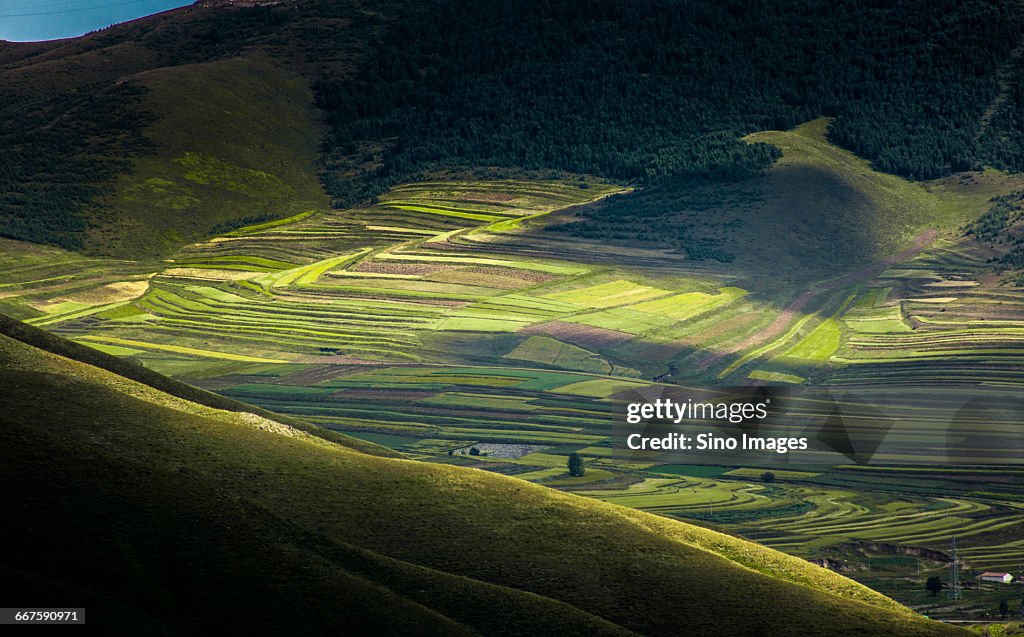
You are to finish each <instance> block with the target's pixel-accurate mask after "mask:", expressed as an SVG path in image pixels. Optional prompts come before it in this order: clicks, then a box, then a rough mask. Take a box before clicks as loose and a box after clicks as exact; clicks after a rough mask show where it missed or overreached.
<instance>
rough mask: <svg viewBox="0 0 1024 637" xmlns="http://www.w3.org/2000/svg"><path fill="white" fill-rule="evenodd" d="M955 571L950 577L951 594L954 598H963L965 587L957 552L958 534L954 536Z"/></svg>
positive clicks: (952, 566) (953, 565)
mask: <svg viewBox="0 0 1024 637" xmlns="http://www.w3.org/2000/svg"><path fill="white" fill-rule="evenodd" d="M951 568H952V569H953V572H952V573H951V574H950V577H949V596H950V597H951V598H952V599H954V600H961V599H963V597H964V593H963V588H962V587H961V586H960V558H959V556H957V554H956V536H955V535H954V536H953V563H952V565H951Z"/></svg>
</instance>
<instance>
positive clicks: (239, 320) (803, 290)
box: [0, 141, 1024, 611]
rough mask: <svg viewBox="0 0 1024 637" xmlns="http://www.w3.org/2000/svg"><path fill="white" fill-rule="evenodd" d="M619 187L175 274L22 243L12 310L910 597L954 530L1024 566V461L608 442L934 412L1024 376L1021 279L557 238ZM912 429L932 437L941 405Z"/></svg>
mask: <svg viewBox="0 0 1024 637" xmlns="http://www.w3.org/2000/svg"><path fill="white" fill-rule="evenodd" d="M801 143H803V141H802V142H801ZM865 174H866V173H865ZM865 174H862V175H860V177H862V178H867V177H865ZM868 176H870V175H868ZM584 185H585V187H583V186H584ZM901 187H902V186H901ZM930 187H939V186H935V185H932V186H930ZM622 190H623V188H621V187H618V186H613V185H609V184H602V183H595V182H588V183H585V184H582V185H581V183H580V182H558V181H550V182H520V181H489V182H480V181H437V182H429V183H419V184H412V185H407V186H401V187H398V188H396V189H394V190H393V191H391V192H389V193H387V194H385V195H382V196H380V197H379V198H378V199H376V200H374V201H373V202H372V203H369V204H367V205H366V206H363V207H357V208H353V209H350V210H344V211H337V210H331V211H325V210H311V211H308V212H303V213H301V214H297V215H294V216H292V217H289V218H286V219H281V220H277V221H272V222H267V223H261V224H258V225H254V226H249V227H246V228H241V229H238V230H235V231H232V232H229V233H227V234H224V235H222V236H219V237H215V238H212V239H210V240H208V241H204V242H202V243H198V244H194V245H191V246H188V247H187V248H185V249H184V250H182V251H181V252H180V253H179V254H177V255H175V257H174V259H173V260H168V261H162V262H121V261H109V260H101V259H89V258H85V257H80V256H76V255H70V254H68V253H63V252H61V251H58V250H55V249H50V248H37V247H33V246H27V245H25V244H18V243H14V242H8V243H9V246H8V247H9V249H8V250H5V251H3V252H2V253H0V254H2V256H0V259H5V261H3V262H0V264H2V265H3V266H4V267H3V268H0V272H2V274H0V311H3V312H5V313H9V314H12V315H14V316H16V317H19V318H22V319H26V320H27V321H28V322H30V323H33V324H35V325H39V326H43V327H46V328H47V329H49V330H53V331H55V332H57V333H60V334H62V335H65V336H68V337H70V338H72V339H74V340H77V341H79V342H81V343H85V344H88V345H90V346H91V347H95V348H97V349H101V350H103V351H107V352H110V353H113V354H117V355H120V356H129V357H132V358H134V359H136V360H138V361H140V362H142V363H143V364H145V365H146V366H148V367H152V368H154V369H156V370H158V371H161V372H165V373H168V374H171V375H174V376H177V377H180V378H183V379H186V380H188V381H189V382H191V383H194V384H197V385H200V386H203V387H206V388H209V389H213V390H216V391H218V392H221V393H223V394H226V395H228V396H231V397H234V398H238V399H240V400H243V401H246V402H250V403H253V404H256V405H259V406H261V407H265V408H268V409H271V410H274V411H278V412H281V413H285V414H297V415H301V416H302V417H303V418H305V419H307V420H310V421H313V422H316V423H318V424H321V425H324V426H327V427H329V428H333V429H337V430H341V431H346V432H349V433H352V434H354V435H356V436H359V437H362V438H364V439H367V440H371V441H373V442H378V443H380V444H384V445H386V446H388V447H391V448H394V449H397V450H399V451H401V452H403V453H406V454H407V455H409V456H410V457H412V458H416V459H420V460H423V461H428V462H439V463H450V464H460V465H468V466H475V467H478V468H481V469H485V470H489V471H496V472H500V473H506V474H510V475H517V476H519V477H522V478H524V479H527V480H531V481H534V482H538V483H541V484H546V485H549V486H552V487H555V488H560V489H566V490H573V491H578V492H582V493H585V494H587V495H590V496H592V497H595V498H600V499H604V500H608V501H611V502H616V503H619V504H625V505H627V506H631V507H635V508H638V509H644V510H649V511H653V512H658V513H661V514H664V515H669V516H674V517H680V518H683V519H687V520H690V521H696V522H698V523H701V524H706V525H711V526H715V527H720V528H723V529H725V530H727V531H730V532H733V533H739V534H742V535H745V536H747V537H750V538H753V539H757V540H758V541H760V542H763V543H765V544H768V545H770V546H773V547H776V548H780V549H782V550H786V551H789V552H792V553H795V554H798V555H801V556H803V557H808V558H817V559H828V560H832V561H833V562H835V563H836V564H838V565H839V566H837V568H843V569H846V572H847V573H848V574H850V575H852V576H853V577H856V578H858V579H864V580H865V581H868V580H869V579H871V578H874V579H871V582H872V585H873V586H876V587H879V588H880V590H884V592H886V593H888V594H892V595H895V596H896V597H897V598H898V599H904V600H906V601H908V603H915V604H918V605H920V606H921V607H922V608H924V607H927V603H928V600H923V599H919V598H918V597H917V596H916V593H915V595H911V594H910V592H909V591H910V589H914V590H917V589H920V588H921V587H920V586H919V585H918V584H919V583H920V582H918V580H920V579H921V578H923V577H926V576H927V575H928V574H929V573H938V572H941V571H942V569H943V568H945V566H946V564H945V562H944V561H943V553H942V552H943V551H945V549H946V547H947V546H948V543H949V539H950V537H951V536H952V535H954V534H955V535H956V536H957V537H958V538H959V540H960V542H961V546H962V547H963V555H964V557H965V559H966V560H967V562H968V563H969V565H970V566H971V567H977V568H984V569H1009V568H1013V567H1015V565H1016V564H1019V563H1020V562H1021V561H1024V541H1022V540H1021V539H1020V538H1021V537H1024V515H1022V511H1021V507H1024V489H1021V487H1020V483H1022V482H1024V481H1021V480H1019V478H1020V477H1022V476H1021V475H1020V474H1019V473H1017V472H1016V471H1015V470H1010V469H998V468H982V467H971V468H967V469H965V471H964V472H961V473H956V472H954V471H953V470H951V469H950V468H948V467H946V468H941V467H938V468H936V467H932V468H931V469H929V470H927V471H926V470H925V469H926V468H925V467H924V466H923V463H926V462H929V461H930V460H933V459H934V458H932V457H930V456H929V455H928V454H927V453H924V454H919V455H918V454H915V453H914V451H913V444H914V443H913V441H910V442H908V443H906V444H905V445H904V446H902V447H900V446H898V445H897V446H896V447H894V448H888V449H885V450H883V452H884V453H883V455H885V454H888V455H886V456H885V460H886V461H887V462H889V463H890V465H891V466H888V467H887V468H888V470H890V471H891V472H890V473H884V468H882V467H872V468H871V469H872V470H870V471H869V470H866V469H865V468H857V467H852V466H851V467H828V466H821V467H805V466H793V467H789V468H787V469H785V470H774V471H775V473H776V474H777V481H776V482H774V483H771V484H767V483H764V482H763V481H762V480H761V477H760V474H761V472H762V469H758V468H756V467H733V466H724V467H707V466H702V467H690V466H687V465H666V466H661V465H658V464H654V463H652V462H639V461H624V460H622V459H619V458H616V457H615V454H614V453H613V450H612V449H611V447H610V442H609V437H610V434H611V426H610V423H611V420H612V411H613V409H614V399H615V397H616V396H617V395H619V394H621V393H622V392H625V391H630V390H636V389H638V388H642V387H645V386H650V385H653V384H659V383H661V384H666V385H674V384H684V385H685V384H691V385H699V384H700V385H714V384H721V385H733V384H749V383H756V384H773V385H780V384H789V385H801V384H805V383H827V384H829V385H830V386H832V387H835V388H837V389H838V390H843V389H850V388H860V387H863V386H866V385H875V386H877V385H879V384H882V385H884V386H887V387H890V388H893V387H899V386H900V385H901V384H904V383H906V384H910V383H916V384H920V383H922V382H924V383H927V384H929V385H931V386H932V388H933V394H931V395H929V396H927V397H926V398H927V400H928V401H930V402H933V403H935V404H940V403H941V402H942V400H943V399H944V396H949V395H952V393H951V392H950V389H949V386H952V385H960V386H965V385H978V384H979V383H988V384H994V385H999V386H1003V387H1012V386H1019V385H1020V384H1021V382H1022V378H1024V376H1022V375H1021V367H1020V363H1019V361H1020V359H1021V355H1022V353H1024V349H1022V348H1024V303H1022V298H1021V293H1022V292H1024V290H1022V289H1021V288H1018V287H1013V286H1011V285H1008V284H1007V283H1006V282H1005V281H1001V280H1000V279H999V277H997V276H996V275H994V274H993V272H992V271H991V268H990V265H989V258H990V257H991V250H990V249H989V248H987V247H986V246H984V245H983V244H981V243H980V242H978V241H975V240H973V239H972V240H968V239H966V238H963V237H962V236H960V233H959V227H951V226H946V227H944V230H943V231H942V232H936V231H935V230H928V231H924V232H920V233H919V234H917V235H915V236H914V237H912V240H910V241H903V242H897V243H895V244H894V245H893V250H896V252H894V253H891V254H888V255H883V256H881V257H880V258H878V259H877V260H875V261H872V262H868V263H865V264H863V265H859V266H858V267H857V268H856V270H855V271H852V272H848V273H845V274H842V275H839V276H828V277H826V278H824V279H823V280H821V281H817V282H815V283H814V284H812V285H810V286H804V287H792V286H791V287H785V286H783V288H782V289H781V291H780V289H779V288H778V287H777V286H770V287H771V290H770V291H767V290H766V289H765V288H763V287H762V286H760V284H759V281H758V279H757V278H756V277H750V276H743V275H741V274H739V273H737V271H736V270H735V269H732V268H731V267H730V266H729V265H728V264H710V263H707V262H702V261H690V260H687V259H684V258H681V257H680V256H679V255H676V254H671V253H666V252H663V251H656V250H651V249H648V248H644V247H637V246H629V245H621V246H619V245H616V246H612V245H599V244H595V243H590V242H587V241H584V240H580V239H572V238H567V237H564V236H554V235H551V234H550V233H537V232H534V231H533V230H534V229H535V228H537V227H539V226H540V225H543V224H544V223H545V219H544V218H545V217H547V216H549V215H553V216H555V217H558V218H559V219H560V220H562V221H564V220H565V219H566V218H569V219H571V218H572V214H573V209H574V207H576V206H581V205H591V204H592V202H595V201H598V200H600V199H602V198H604V197H608V196H613V195H615V194H616V193H618V192H621V191H622ZM906 192H909V191H905V193H904V194H906ZM975 198H976V199H978V197H975ZM972 201H973V200H972ZM980 201H982V202H984V201H987V199H985V198H983V197H982V198H980ZM975 203H976V202H975ZM965 205H966V204H965ZM972 205H975V204H972ZM915 230H920V228H919V227H918V228H915ZM808 409H809V410H810V408H808ZM900 417H901V421H902V422H903V423H904V424H905V425H906V426H908V427H911V428H913V427H919V428H928V427H929V426H930V420H929V419H930V415H929V414H928V413H926V412H922V413H913V412H909V411H908V412H906V413H902V414H900ZM1000 418H1002V416H1000V417H996V418H994V419H991V420H989V421H987V422H986V423H984V425H983V426H982V424H981V423H979V422H973V421H972V422H967V423H966V424H965V426H969V427H972V428H974V429H972V430H973V431H988V432H993V431H994V432H996V433H997V434H999V435H1003V437H1004V438H1005V435H1006V434H1007V433H1008V432H1011V431H1012V427H1013V426H1016V425H1015V423H1011V422H1007V421H1004V420H1000ZM1017 424H1019V423H1017ZM979 427H980V429H979ZM1000 432H1001V433H1000ZM956 433H957V432H956V431H954V432H953V434H956ZM954 438H955V436H954ZM951 439H952V438H951ZM572 452H578V453H579V454H580V455H581V456H583V458H584V460H585V462H586V466H587V469H588V470H587V473H586V475H585V476H583V477H570V476H569V475H568V474H567V472H566V469H565V463H566V456H567V455H568V454H569V453H572ZM990 471H991V472H993V473H989V472H990ZM999 471H1002V473H999ZM906 551H917V552H918V553H920V552H921V551H926V553H922V555H926V557H922V558H920V559H921V560H923V562H914V561H913V560H911V562H908V563H906V564H902V563H901V564H902V566H899V567H898V568H896V567H894V568H893V569H892V570H891V575H892V582H903V583H904V586H905V587H906V588H907V592H906V593H900V591H899V590H889V589H888V588H886V587H888V586H890V584H891V583H892V582H890V580H888V579H884V578H882V579H879V578H880V577H881V575H879V571H878V570H877V569H876V570H875V571H871V570H867V569H865V568H864V564H865V563H866V562H867V561H868V558H872V559H878V560H882V559H889V558H892V559H896V558H900V559H902V557H906V556H907V555H908V553H906ZM915 559H917V558H915ZM922 564H923V566H922ZM908 569H913V572H911V571H910V570H908ZM917 569H923V570H921V571H920V572H918V570H917ZM887 577H888V576H887ZM933 610H936V611H937V610H939V609H933Z"/></svg>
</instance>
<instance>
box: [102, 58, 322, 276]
mask: <svg viewBox="0 0 1024 637" xmlns="http://www.w3.org/2000/svg"><path fill="white" fill-rule="evenodd" d="M139 81H140V82H141V83H142V84H143V85H145V86H146V87H147V88H148V92H147V93H146V94H145V96H144V98H143V99H144V107H145V108H146V109H147V110H149V111H150V112H152V113H154V114H155V119H154V121H153V122H152V123H151V124H150V125H149V126H148V127H147V128H146V129H145V130H144V135H145V137H146V138H147V139H148V140H150V141H151V142H152V144H153V152H151V153H148V154H145V155H142V156H140V157H138V158H135V159H134V160H133V161H132V164H133V167H132V171H131V172H130V174H125V175H122V176H121V177H119V178H118V179H117V180H116V181H115V183H114V187H113V192H112V193H111V194H110V195H108V196H107V197H105V198H103V200H102V202H101V205H103V206H104V207H105V208H106V209H107V214H106V215H105V216H104V217H103V218H102V219H101V221H102V222H101V223H98V224H96V226H95V227H94V228H93V229H90V230H89V232H88V233H87V239H86V241H87V245H88V246H89V247H90V248H92V249H93V250H97V251H103V252H105V253H108V254H116V255H122V256H128V257H136V258H137V257H140V256H149V257H152V256H165V255H167V254H170V253H171V252H173V251H175V250H177V249H178V248H179V247H181V246H182V245H185V244H187V243H190V242H192V241H195V240H197V239H201V238H204V237H206V236H207V235H208V233H210V231H211V230H212V229H213V228H214V227H216V226H218V225H220V226H221V227H223V226H225V225H226V226H231V225H233V224H236V223H238V222H244V221H245V220H247V219H252V218H253V217H256V218H262V219H266V218H268V217H272V218H283V219H282V221H281V223H289V222H291V221H294V220H297V219H299V218H301V216H302V215H303V214H306V213H307V212H308V211H310V210H311V209H320V208H325V207H327V205H328V201H327V198H326V197H325V196H324V195H323V193H322V191H321V188H320V183H319V179H318V177H317V172H316V167H315V166H316V158H317V141H318V139H317V138H318V135H317V125H316V124H315V120H314V115H313V106H312V98H311V95H310V93H309V90H308V89H307V88H306V86H305V85H304V83H303V82H302V80H301V79H299V78H297V77H294V76H292V75H290V74H288V73H287V72H285V71H283V70H281V69H279V68H277V67H275V66H273V65H271V64H269V63H267V62H264V61H260V60H258V59H255V58H249V59H244V60H243V59H240V58H236V59H230V60H222V61H217V62H209V63H205V64H192V65H184V66H172V67H167V68H162V69H159V70H155V71H150V72H148V73H145V74H143V75H141V76H140V77H139ZM249 139H260V140H262V141H261V145H260V149H259V152H253V151H252V150H251V148H250V147H249V146H248V145H247V144H245V143H241V142H240V140H249ZM197 149H202V151H201V152H198V151H197ZM272 227H274V226H273V225H267V224H263V225H260V224H252V223H250V224H249V225H248V226H247V227H246V228H245V230H244V231H240V232H239V233H238V234H234V233H233V234H232V236H239V234H246V233H249V232H253V231H262V230H266V229H268V228H272Z"/></svg>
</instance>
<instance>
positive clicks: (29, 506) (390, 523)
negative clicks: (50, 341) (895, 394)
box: [0, 330, 957, 635]
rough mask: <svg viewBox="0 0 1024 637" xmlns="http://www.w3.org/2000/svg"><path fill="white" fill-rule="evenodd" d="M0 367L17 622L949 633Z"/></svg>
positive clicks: (490, 480)
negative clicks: (46, 618)
mask: <svg viewBox="0 0 1024 637" xmlns="http://www.w3.org/2000/svg"><path fill="white" fill-rule="evenodd" d="M8 331H9V332H11V333H16V332H14V331H11V330H8ZM0 361H2V364H0V377H2V381H3V384H4V386H5V387H6V388H7V391H5V392H4V393H3V395H2V396H0V415H2V416H0V417H2V422H3V426H2V427H0V438H2V444H0V449H2V450H3V451H2V453H3V456H4V459H3V462H0V480H2V482H3V483H4V484H5V485H8V489H7V492H8V493H9V494H13V497H9V498H8V503H7V505H6V509H5V524H4V525H3V531H2V533H3V534H4V535H5V536H6V537H5V538H4V543H5V546H7V547H8V548H9V549H10V550H8V551H7V552H5V556H4V558H2V562H0V564H2V567H3V568H4V569H5V573H6V574H7V575H8V576H9V577H8V578H5V583H6V586H5V588H9V589H11V590H10V592H11V593H12V594H15V593H18V592H19V591H20V593H21V594H20V596H17V595H16V596H15V597H7V596H5V599H15V600H16V601H18V602H19V603H20V602H21V600H25V602H26V603H27V601H28V600H27V597H29V596H28V595H26V594H25V590H24V589H23V588H19V585H23V584H25V583H26V582H30V581H31V582H34V588H35V590H36V592H37V593H38V596H36V597H34V598H33V599H35V600H40V599H44V600H46V602H47V603H54V604H56V603H58V602H61V603H64V604H70V602H69V601H68V600H69V598H75V597H76V596H75V595H73V594H72V595H70V596H69V595H67V594H66V592H67V591H68V590H69V587H70V588H71V589H90V590H93V591H95V592H96V593H95V594H96V595H101V596H103V597H104V598H106V599H107V601H97V602H96V604H95V606H94V608H96V611H97V612H95V613H93V614H92V615H91V617H92V618H93V621H95V622H99V621H101V618H102V619H103V620H105V619H108V618H109V619H111V620H113V621H118V619H117V618H118V616H119V615H118V608H121V607H123V606H124V605H127V606H130V607H131V608H132V609H134V612H136V613H139V614H141V615H143V616H145V618H147V621H149V622H151V623H152V624H153V625H154V626H155V627H163V628H168V629H180V630H189V629H193V628H195V627H197V626H203V627H204V628H208V627H211V626H223V625H225V624H228V623H229V622H230V625H231V626H232V627H233V628H234V629H235V630H238V629H239V628H240V627H241V628H243V629H248V630H251V631H256V632H266V631H269V630H273V628H274V627H278V626H283V625H291V626H292V627H294V628H298V629H300V630H307V631H314V632H316V631H320V630H325V629H326V628H327V627H331V628H332V629H335V630H337V629H339V628H340V627H347V628H349V629H350V632H353V633H364V632H370V631H374V630H376V631H380V630H384V631H388V632H389V633H393V632H396V631H398V632H403V633H406V632H408V633H413V632H416V633H421V634H428V633H429V634H442V633H445V634H458V633H462V632H471V631H476V632H483V633H486V634H547V633H552V634H553V633H559V634H583V633H587V634H594V633H596V634H616V633H622V632H624V631H623V628H626V629H629V630H632V631H636V632H640V633H643V634H652V635H653V634H678V633H679V630H680V627H683V626H685V627H687V633H688V634H715V635H731V634H737V635H740V634H742V635H749V634H801V635H810V634H822V635H826V634H827V635H832V634H864V635H871V634H886V635H928V634H957V630H956V629H953V628H950V627H946V626H941V625H938V624H933V623H929V622H925V621H924V620H922V619H920V618H918V617H916V616H915V615H913V614H911V613H909V612H907V611H905V610H903V609H902V608H901V607H899V606H897V605H895V604H894V603H893V602H891V601H890V600H888V599H886V598H884V597H882V596H880V595H878V594H876V593H874V592H872V591H870V590H868V589H866V588H864V587H861V586H859V585H857V584H855V583H853V582H851V581H849V580H846V579H845V578H842V577H840V576H838V575H836V574H834V573H832V572H829V571H827V570H824V569H820V568H818V567H815V566H813V565H810V564H808V563H806V562H803V561H802V560H799V559H795V558H791V557H788V556H785V555H783V554H780V553H776V552H774V551H770V550H768V549H764V548H762V547H759V546H757V545H754V544H750V543H747V542H743V541H741V540H736V539H733V538H730V537H728V536H724V535H720V534H717V533H714V532H710V531H706V530H702V529H698V528H696V527H691V526H688V525H684V524H681V523H677V522H673V521H670V520H667V519H664V518H659V517H656V516H651V515H648V514H644V513H639V512H636V511H631V510H628V509H623V508H621V507H616V506H612V505H607V504H603V503H597V502H594V501H591V500H587V499H584V498H580V497H576V496H572V495H566V494H561V493H557V492H554V491H552V490H550V489H546V488H544V487H539V486H535V485H531V484H528V483H526V482H523V481H521V480H517V479H514V478H507V477H502V476H495V475H491V474H487V473H483V472H479V471H473V470H467V469H462V468H458V467H445V466H435V465H426V464H419V463H413V462H409V461H403V460H395V459H388V458H380V457H374V456H369V455H365V454H362V453H358V452H355V451H352V450H350V449H347V448H345V447H342V446H339V445H337V444H334V443H331V442H328V441H325V440H323V439H320V438H316V437H313V436H310V435H308V434H305V433H303V432H299V431H297V430H295V429H292V428H290V427H286V426H282V425H280V424H278V423H274V422H272V421H270V420H267V419H264V418H260V417H255V416H251V415H246V414H238V413H232V412H225V411H220V410H215V409H212V408H209V407H203V406H200V405H197V404H195V403H190V402H188V401H185V400H182V399H180V398H177V397H173V396H170V395H168V394H164V393H162V392H160V391H157V390H155V389H153V388H152V387H149V386H147V385H141V384H138V383H136V382H134V381H131V380H128V379H125V378H124V377H121V376H117V375H115V374H113V373H111V372H108V371H105V370H101V369H98V368H96V367H92V366H89V365H86V364H83V363H79V362H76V361H72V360H70V359H66V358H63V357H60V356H57V355H55V354H51V353H47V352H43V351H41V350H39V349H36V348H34V347H31V346H29V345H26V344H24V343H22V342H20V341H17V340H14V339H12V338H9V337H7V336H0ZM57 396H59V397H60V399H59V400H54V398H55V397H57ZM255 556H258V562H257V561H254V560H255ZM414 564H415V565H414ZM524 591H528V592H524ZM7 592H8V591H5V593H7ZM833 593H834V594H833ZM108 610H109V612H110V614H109V615H107V614H106V613H107V611H108ZM120 616H121V617H125V616H124V615H120ZM496 618H501V619H500V621H496ZM120 621H128V620H126V619H123V620H120ZM616 624H617V626H616Z"/></svg>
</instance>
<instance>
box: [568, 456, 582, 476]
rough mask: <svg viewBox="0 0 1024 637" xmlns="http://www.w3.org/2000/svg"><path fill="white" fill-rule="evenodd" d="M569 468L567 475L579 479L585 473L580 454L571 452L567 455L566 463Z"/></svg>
mask: <svg viewBox="0 0 1024 637" xmlns="http://www.w3.org/2000/svg"><path fill="white" fill-rule="evenodd" d="M566 465H568V467H569V475H571V476H575V477H577V478H578V477H580V476H582V475H583V474H584V473H586V472H587V470H586V468H585V467H584V466H583V457H582V456H580V454H578V453H576V452H573V453H570V454H569V461H568V462H567V463H566Z"/></svg>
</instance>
